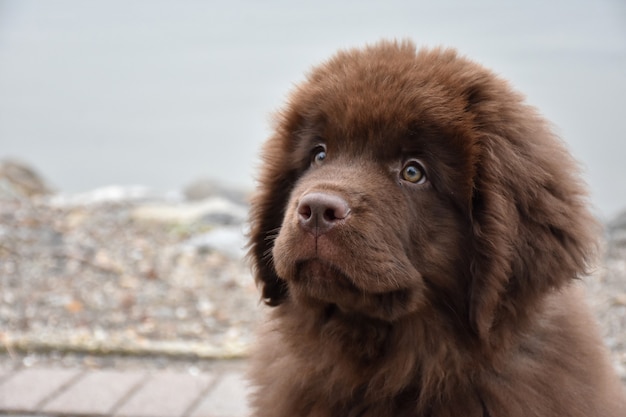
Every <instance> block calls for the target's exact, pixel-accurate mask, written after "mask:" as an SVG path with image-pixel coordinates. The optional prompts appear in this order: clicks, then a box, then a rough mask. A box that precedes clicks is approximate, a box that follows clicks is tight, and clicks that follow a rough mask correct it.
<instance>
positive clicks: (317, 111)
mask: <svg viewBox="0 0 626 417" xmlns="http://www.w3.org/2000/svg"><path fill="white" fill-rule="evenodd" d="M450 54H452V53H434V54H433V53H431V54H424V55H423V56H420V55H419V54H417V55H416V54H415V51H414V50H410V51H409V50H406V51H405V50H402V49H400V50H394V51H393V53H390V52H389V51H386V50H384V49H383V50H373V51H367V50H366V51H365V52H358V53H356V52H355V53H344V54H339V55H338V56H337V57H335V58H334V59H332V60H330V61H329V62H327V63H326V64H324V65H322V66H320V67H318V68H316V69H315V70H314V71H313V72H312V73H311V74H310V75H309V77H308V79H307V81H306V82H305V83H303V84H302V85H301V86H300V87H299V88H298V89H297V90H296V92H295V93H294V95H293V96H292V100H291V103H290V104H291V109H292V111H293V112H294V113H296V114H297V119H298V120H299V123H298V124H299V126H298V130H300V131H302V132H305V133H307V134H308V135H309V136H318V137H319V138H320V139H321V140H324V141H326V142H328V145H329V146H336V147H337V148H341V150H344V151H352V152H367V151H372V152H376V153H377V154H379V155H380V154H386V153H389V152H392V153H397V152H398V151H399V150H401V149H404V148H410V149H415V148H418V147H420V146H421V145H424V144H425V143H426V142H428V143H431V145H430V146H433V145H432V143H435V144H440V145H442V146H451V145H452V146H454V144H455V143H456V142H458V141H459V140H460V139H462V138H463V137H466V136H468V135H467V134H468V133H469V132H468V131H471V117H470V115H469V114H467V112H466V111H465V107H466V104H465V99H464V97H463V89H464V81H463V79H462V78H463V77H462V76H461V75H462V74H463V73H464V71H462V70H463V68H462V67H463V66H464V63H463V61H460V63H459V62H457V60H456V59H453V58H454V56H450ZM468 139H469V138H468ZM457 144H458V145H460V146H461V148H463V147H464V145H463V144H462V143H457ZM435 146H437V145H435Z"/></svg>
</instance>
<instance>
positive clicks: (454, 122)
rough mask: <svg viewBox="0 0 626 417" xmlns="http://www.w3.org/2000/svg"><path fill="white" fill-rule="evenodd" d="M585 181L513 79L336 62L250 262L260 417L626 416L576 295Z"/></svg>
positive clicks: (312, 85) (294, 133) (589, 229)
mask: <svg viewBox="0 0 626 417" xmlns="http://www.w3.org/2000/svg"><path fill="white" fill-rule="evenodd" d="M576 171H577V168H576V165H575V164H574V162H573V161H572V159H571V157H570V156H569V154H568V153H567V152H566V150H565V149H564V147H563V145H562V144H561V142H560V141H559V140H558V139H557V138H555V137H554V136H553V134H552V133H551V132H550V131H549V129H548V126H547V125H546V123H545V122H544V121H543V120H542V119H541V117H539V116H538V115H537V113H536V112H535V111H534V110H533V109H532V108H530V107H528V106H527V105H525V104H524V103H523V99H522V97H521V96H520V95H519V94H517V93H515V92H514V91H512V90H511V88H510V87H509V86H508V84H507V83H506V82H505V81H503V80H502V79H500V78H498V77H496V76H494V75H493V74H492V73H491V72H489V71H487V70H486V69H484V68H482V67H481V66H479V65H477V64H475V63H473V62H471V61H468V60H466V59H464V58H461V57H459V56H458V55H457V54H456V53H455V52H454V51H451V50H441V49H435V50H420V51H417V52H416V50H415V47H414V45H413V44H411V43H409V42H403V43H390V42H382V43H380V44H377V45H374V46H370V47H367V48H365V49H362V50H350V51H344V52H340V53H338V54H337V55H336V56H335V57H333V58H332V59H330V60H329V61H328V62H326V63H325V64H323V65H321V66H319V67H317V68H316V69H314V70H313V72H311V73H310V74H309V76H308V78H307V80H306V81H305V82H304V83H302V84H301V85H300V86H299V87H297V88H296V89H295V91H294V92H293V93H292V95H291V96H290V98H289V101H288V104H287V106H286V108H285V109H284V110H283V111H282V112H281V113H280V114H279V115H278V120H277V124H276V127H275V133H274V135H273V136H272V137H271V138H270V139H269V141H268V142H267V144H266V145H265V148H264V166H263V169H262V172H261V177H260V187H259V191H258V194H257V195H256V197H255V199H254V201H253V205H252V217H251V223H252V224H251V226H252V228H251V233H250V255H251V259H252V261H253V263H254V269H255V274H256V279H257V281H258V282H259V283H260V285H261V287H262V289H263V297H264V298H265V300H266V302H267V304H269V305H270V306H273V307H274V308H273V309H272V311H271V312H270V315H269V321H268V323H267V326H266V328H265V329H264V331H263V333H262V335H261V338H260V342H259V346H258V347H257V351H256V352H255V354H254V357H253V369H252V381H253V384H254V385H255V386H256V393H255V394H254V397H253V400H252V403H253V407H254V409H255V414H254V415H255V416H258V417H261V416H267V417H269V416H272V417H287V416H289V417H294V416H316V417H322V416H333V417H343V416H353V417H357V416H359V417H366V416H367V417H370V416H371V417H374V416H375V417H384V416H477V417H478V416H479V417H485V416H489V417H515V416H545V417H555V416H568V417H575V416H580V417H583V416H585V417H589V416H598V417H619V416H626V407H625V406H624V403H623V399H622V398H623V397H622V393H621V389H622V387H621V385H620V383H619V381H618V379H617V377H616V376H615V374H614V372H613V370H612V369H611V366H610V364H609V363H608V361H607V356H606V354H605V351H604V349H603V347H602V343H601V341H600V339H599V337H598V334H597V331H596V328H595V325H594V323H593V319H592V318H591V316H590V314H589V313H588V312H587V310H586V309H585V307H584V305H583V304H584V303H583V302H582V298H581V295H580V294H579V291H578V290H577V289H576V288H575V284H574V282H575V280H576V278H577V277H580V276H582V275H584V274H585V269H586V266H587V264H588V262H589V261H590V258H591V257H592V255H593V249H594V239H595V223H594V220H593V218H592V216H591V215H590V214H589V212H588V211H587V209H586V207H585V197H584V192H583V187H582V186H581V184H580V182H579V180H578V177H577V173H576Z"/></svg>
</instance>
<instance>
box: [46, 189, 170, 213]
mask: <svg viewBox="0 0 626 417" xmlns="http://www.w3.org/2000/svg"><path fill="white" fill-rule="evenodd" d="M160 199H163V196H162V195H160V194H159V193H157V192H155V191H154V190H152V189H150V188H148V187H144V186H141V185H131V186H119V185H110V186H106V187H101V188H96V189H95V190H92V191H88V192H85V193H79V194H58V195H55V196H54V197H52V198H51V199H50V205H51V206H53V207H62V208H64V207H80V206H88V207H92V206H98V205H102V204H120V203H137V202H141V201H150V200H160Z"/></svg>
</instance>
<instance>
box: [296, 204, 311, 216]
mask: <svg viewBox="0 0 626 417" xmlns="http://www.w3.org/2000/svg"><path fill="white" fill-rule="evenodd" d="M298 214H299V215H300V217H301V218H303V219H305V220H308V219H310V218H311V206H309V205H308V204H300V205H299V206H298Z"/></svg>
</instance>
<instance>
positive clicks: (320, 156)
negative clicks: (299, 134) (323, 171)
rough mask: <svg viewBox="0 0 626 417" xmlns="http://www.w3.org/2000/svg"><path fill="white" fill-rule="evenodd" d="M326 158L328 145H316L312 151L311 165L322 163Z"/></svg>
mask: <svg viewBox="0 0 626 417" xmlns="http://www.w3.org/2000/svg"><path fill="white" fill-rule="evenodd" d="M325 159H326V147H325V146H323V145H319V146H316V147H315V148H313V151H312V152H311V165H321V164H322V163H323V162H324V160H325Z"/></svg>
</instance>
